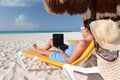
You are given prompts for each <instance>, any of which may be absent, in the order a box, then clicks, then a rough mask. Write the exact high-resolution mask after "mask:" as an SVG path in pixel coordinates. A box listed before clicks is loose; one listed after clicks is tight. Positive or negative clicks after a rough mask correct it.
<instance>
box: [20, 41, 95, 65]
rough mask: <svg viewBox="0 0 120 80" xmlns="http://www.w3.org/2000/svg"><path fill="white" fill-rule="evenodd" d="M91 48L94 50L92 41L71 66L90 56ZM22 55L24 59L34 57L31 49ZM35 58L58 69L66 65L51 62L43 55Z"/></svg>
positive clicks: (54, 61)
mask: <svg viewBox="0 0 120 80" xmlns="http://www.w3.org/2000/svg"><path fill="white" fill-rule="evenodd" d="M68 42H74V40H68ZM93 48H94V41H91V43H90V45H89V46H88V48H87V49H86V50H85V51H84V53H83V54H82V55H81V56H80V58H78V59H77V60H75V61H74V62H73V63H71V65H75V64H78V63H80V62H81V61H83V60H84V59H85V58H86V57H87V56H88V55H89V54H90V52H91V51H92V50H93ZM22 54H23V55H24V56H26V57H31V58H34V57H35V56H36V55H35V54H34V51H33V50H32V49H27V50H24V51H22ZM37 57H38V59H39V60H41V61H43V62H46V63H49V64H52V65H55V66H58V67H62V66H63V65H64V64H66V63H64V62H59V61H56V60H51V59H49V57H47V56H43V55H41V56H37Z"/></svg>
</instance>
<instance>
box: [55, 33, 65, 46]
mask: <svg viewBox="0 0 120 80" xmlns="http://www.w3.org/2000/svg"><path fill="white" fill-rule="evenodd" d="M63 44H64V35H63V34H53V45H54V46H55V47H59V46H60V45H63Z"/></svg>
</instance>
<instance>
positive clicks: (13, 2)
mask: <svg viewBox="0 0 120 80" xmlns="http://www.w3.org/2000/svg"><path fill="white" fill-rule="evenodd" d="M41 1H42V0H0V6H8V7H25V6H30V5H32V4H33V3H37V2H41Z"/></svg>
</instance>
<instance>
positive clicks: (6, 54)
mask: <svg viewBox="0 0 120 80" xmlns="http://www.w3.org/2000/svg"><path fill="white" fill-rule="evenodd" d="M61 33H62V32H61ZM52 34H53V33H29V34H28V33H27V34H0V80H68V78H67V77H66V76H65V74H64V72H63V71H62V68H59V67H56V66H53V65H50V64H47V63H45V62H42V61H35V62H33V65H32V66H31V67H30V69H29V70H28V71H25V70H24V69H23V68H22V67H21V66H20V63H19V58H18V55H17V52H18V51H22V50H25V49H28V48H31V47H32V45H33V44H34V43H36V44H37V46H38V47H40V48H41V47H44V45H45V44H46V42H47V41H48V40H49V39H50V38H52ZM69 39H75V40H79V39H82V35H81V33H80V32H64V40H65V43H66V40H69ZM30 60H31V58H25V63H26V64H29V62H30ZM77 78H78V79H79V80H87V77H86V76H84V75H80V74H77ZM92 80H93V79H92ZM97 80H99V79H97Z"/></svg>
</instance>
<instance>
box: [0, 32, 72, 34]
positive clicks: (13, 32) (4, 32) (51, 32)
mask: <svg viewBox="0 0 120 80" xmlns="http://www.w3.org/2000/svg"><path fill="white" fill-rule="evenodd" d="M57 32H71V31H0V34H28V33H57Z"/></svg>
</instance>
